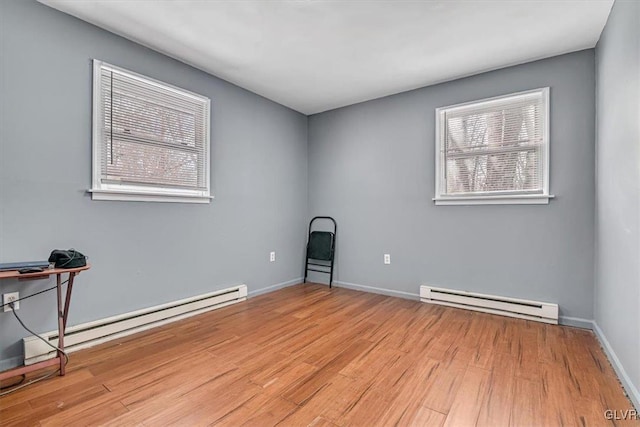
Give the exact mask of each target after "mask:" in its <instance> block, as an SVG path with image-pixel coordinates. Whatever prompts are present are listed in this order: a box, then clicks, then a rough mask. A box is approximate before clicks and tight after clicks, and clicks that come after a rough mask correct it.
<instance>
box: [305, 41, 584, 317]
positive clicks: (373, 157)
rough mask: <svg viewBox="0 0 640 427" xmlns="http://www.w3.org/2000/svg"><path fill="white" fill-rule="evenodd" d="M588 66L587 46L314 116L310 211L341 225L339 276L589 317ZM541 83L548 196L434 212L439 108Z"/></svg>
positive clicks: (403, 289) (368, 283)
mask: <svg viewBox="0 0 640 427" xmlns="http://www.w3.org/2000/svg"><path fill="white" fill-rule="evenodd" d="M594 70H595V67H594V52H593V50H586V51H581V52H577V53H573V54H569V55H563V56H560V57H555V58H551V59H546V60H542V61H537V62H533V63H529V64H525V65H520V66H516V67H510V68H506V69H502V70H498V71H492V72H488V73H485V74H481V75H477V76H474V77H470V78H465V79H462V80H457V81H452V82H449V83H444V84H440V85H436V86H430V87H426V88H421V89H417V90H414V91H410V92H405V93H401V94H398V95H394V96H390V97H386V98H382V99H377V100H373V101H369V102H365V103H362V104H357V105H353V106H349V107H345V108H341V109H337V110H333V111H329V112H326V113H322V114H318V115H313V116H311V117H310V118H309V194H310V210H309V213H310V215H311V216H313V215H321V214H324V215H330V216H333V217H335V218H336V220H337V221H338V225H339V227H340V229H339V235H338V248H337V280H338V281H341V282H348V283H355V284H359V285H365V286H372V287H377V288H383V289H385V290H391V291H396V292H405V293H409V294H414V295H415V294H418V292H419V285H421V284H431V285H437V286H443V287H449V288H454V289H464V290H470V291H477V292H483V293H489V294H497V295H505V296H512V297H519V298H529V299H534V300H542V301H549V302H557V303H558V304H559V305H560V310H561V315H563V316H571V317H578V318H584V319H592V318H593V317H592V316H593V261H594V249H593V245H594V231H593V228H594V151H595V150H594V140H595V136H594V133H595V129H594V128H595V107H594V106H595V99H594V97H595V93H594V92H595V90H594V88H595V77H594ZM546 86H549V87H550V88H551V142H550V143H551V172H550V180H551V193H552V194H555V195H556V199H554V200H552V201H551V203H550V204H549V205H543V206H531V205H530V206H514V205H510V206H435V205H434V203H433V201H432V200H431V199H432V197H434V180H435V172H434V151H435V148H434V138H435V136H434V114H435V109H436V108H437V107H441V106H446V105H451V104H456V103H460V102H464V101H473V100H477V99H482V98H487V97H492V96H497V95H502V94H508V93H512V92H518V91H523V90H527V89H534V88H539V87H546ZM384 253H390V254H391V265H384V264H383V254H384Z"/></svg>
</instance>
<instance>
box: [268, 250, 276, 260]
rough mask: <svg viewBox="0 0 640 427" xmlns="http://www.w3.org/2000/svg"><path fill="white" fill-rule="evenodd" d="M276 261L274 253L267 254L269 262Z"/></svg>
mask: <svg viewBox="0 0 640 427" xmlns="http://www.w3.org/2000/svg"><path fill="white" fill-rule="evenodd" d="M275 260H276V253H275V252H271V253H270V254H269V262H274V261H275Z"/></svg>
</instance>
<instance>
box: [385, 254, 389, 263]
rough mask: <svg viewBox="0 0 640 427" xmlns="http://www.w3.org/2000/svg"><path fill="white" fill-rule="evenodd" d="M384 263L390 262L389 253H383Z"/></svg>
mask: <svg viewBox="0 0 640 427" xmlns="http://www.w3.org/2000/svg"><path fill="white" fill-rule="evenodd" d="M384 263H385V264H391V254H384Z"/></svg>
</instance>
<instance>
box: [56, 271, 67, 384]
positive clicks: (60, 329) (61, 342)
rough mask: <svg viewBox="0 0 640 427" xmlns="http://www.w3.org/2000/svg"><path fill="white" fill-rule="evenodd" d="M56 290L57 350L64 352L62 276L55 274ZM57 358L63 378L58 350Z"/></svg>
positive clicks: (61, 356) (62, 359)
mask: <svg viewBox="0 0 640 427" xmlns="http://www.w3.org/2000/svg"><path fill="white" fill-rule="evenodd" d="M56 284H57V286H56V290H57V293H58V348H59V349H61V350H64V323H65V319H64V312H63V307H62V274H60V273H58V274H56ZM58 357H59V358H60V376H64V362H65V357H64V354H62V352H61V351H60V350H58Z"/></svg>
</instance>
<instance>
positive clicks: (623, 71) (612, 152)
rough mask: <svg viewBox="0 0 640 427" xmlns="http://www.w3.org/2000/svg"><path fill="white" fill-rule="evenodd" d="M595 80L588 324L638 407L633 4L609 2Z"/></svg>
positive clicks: (636, 24)
mask: <svg viewBox="0 0 640 427" xmlns="http://www.w3.org/2000/svg"><path fill="white" fill-rule="evenodd" d="M596 74H597V80H596V85H597V107H596V108H597V111H598V126H597V129H598V130H597V145H596V158H597V173H596V194H597V198H596V200H597V202H596V242H597V244H596V277H595V284H596V286H595V321H596V323H597V325H598V327H599V329H600V330H599V331H598V332H599V333H600V334H601V335H602V336H604V337H605V339H606V341H607V342H606V343H605V346H606V347H608V348H607V350H608V351H609V353H610V356H611V358H612V360H614V365H615V359H618V363H619V365H618V366H617V367H618V369H619V372H618V373H619V374H620V377H621V379H622V380H623V383H625V386H626V388H627V391H628V392H629V394H630V395H632V398H633V399H634V401H635V404H636V406H637V407H638V408H640V393H639V391H638V390H639V389H640V2H637V1H623V0H617V1H616V2H615V4H614V6H613V10H612V12H611V14H610V15H609V21H608V23H607V25H606V27H605V30H604V32H603V34H602V37H601V38H600V41H599V42H598V45H597V46H596ZM620 368H622V370H624V372H622V370H620Z"/></svg>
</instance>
